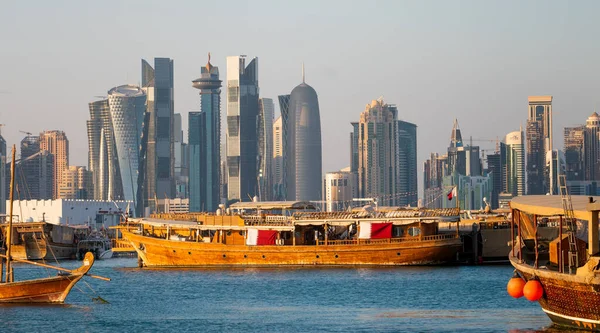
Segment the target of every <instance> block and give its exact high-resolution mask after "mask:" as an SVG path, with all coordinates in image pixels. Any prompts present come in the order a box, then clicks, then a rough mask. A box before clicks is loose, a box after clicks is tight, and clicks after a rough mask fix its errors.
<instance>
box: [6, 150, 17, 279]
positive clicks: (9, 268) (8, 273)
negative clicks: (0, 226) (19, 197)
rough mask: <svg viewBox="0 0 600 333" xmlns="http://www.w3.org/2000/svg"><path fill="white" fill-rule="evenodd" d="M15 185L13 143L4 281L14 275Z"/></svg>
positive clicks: (12, 277)
mask: <svg viewBox="0 0 600 333" xmlns="http://www.w3.org/2000/svg"><path fill="white" fill-rule="evenodd" d="M14 186H15V145H13V148H12V161H11V162H10V196H9V198H10V199H9V202H10V208H9V216H8V229H7V231H6V279H5V281H6V282H7V283H8V282H13V280H14V275H13V270H12V265H11V263H10V260H11V249H12V223H13V192H14Z"/></svg>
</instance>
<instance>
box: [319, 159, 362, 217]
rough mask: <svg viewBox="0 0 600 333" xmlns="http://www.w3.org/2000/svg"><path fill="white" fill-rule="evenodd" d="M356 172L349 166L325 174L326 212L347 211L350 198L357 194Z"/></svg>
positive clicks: (350, 201)
mask: <svg viewBox="0 0 600 333" xmlns="http://www.w3.org/2000/svg"><path fill="white" fill-rule="evenodd" d="M356 185H357V183H356V173H354V172H351V171H350V168H346V169H343V170H340V171H334V172H328V173H327V174H325V183H324V190H323V193H325V198H324V201H325V205H326V209H327V211H328V212H341V211H347V210H348V209H351V208H352V206H353V205H352V203H353V201H352V199H353V198H355V197H356V196H357V193H356V192H357V188H356V187H357V186H356Z"/></svg>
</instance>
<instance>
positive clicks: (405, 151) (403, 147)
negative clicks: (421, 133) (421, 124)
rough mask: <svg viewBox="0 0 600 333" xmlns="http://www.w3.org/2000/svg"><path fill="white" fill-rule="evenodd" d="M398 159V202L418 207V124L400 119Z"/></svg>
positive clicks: (398, 125) (400, 204)
mask: <svg viewBox="0 0 600 333" xmlns="http://www.w3.org/2000/svg"><path fill="white" fill-rule="evenodd" d="M397 131H398V146H397V147H398V154H397V156H398V161H397V165H398V167H397V168H396V172H397V173H398V175H397V178H396V183H397V185H396V196H397V201H396V204H397V205H398V206H409V205H410V206H413V207H416V206H417V204H418V200H419V193H418V189H417V125H415V124H412V123H409V122H406V121H402V120H398V121H397Z"/></svg>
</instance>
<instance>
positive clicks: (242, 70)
mask: <svg viewBox="0 0 600 333" xmlns="http://www.w3.org/2000/svg"><path fill="white" fill-rule="evenodd" d="M258 98H259V87H258V58H254V59H252V60H251V61H250V62H249V63H248V65H246V57H245V56H234V57H227V131H226V138H227V191H228V195H227V197H228V201H251V200H252V198H253V197H254V196H256V195H258V183H257V179H258V170H257V166H258V163H257V161H258V132H257V131H258V126H257V121H258V113H259V105H258Z"/></svg>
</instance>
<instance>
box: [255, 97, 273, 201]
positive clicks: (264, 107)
mask: <svg viewBox="0 0 600 333" xmlns="http://www.w3.org/2000/svg"><path fill="white" fill-rule="evenodd" d="M258 106H259V112H258V155H259V160H258V163H259V165H258V187H259V190H260V191H259V198H260V200H261V201H270V200H272V199H273V198H272V193H273V192H272V187H273V171H272V162H273V114H274V113H275V106H274V105H273V100H272V99H270V98H261V99H259V101H258Z"/></svg>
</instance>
